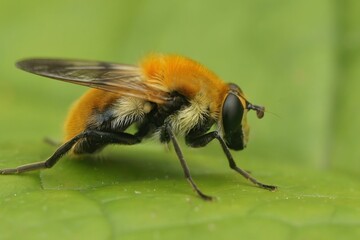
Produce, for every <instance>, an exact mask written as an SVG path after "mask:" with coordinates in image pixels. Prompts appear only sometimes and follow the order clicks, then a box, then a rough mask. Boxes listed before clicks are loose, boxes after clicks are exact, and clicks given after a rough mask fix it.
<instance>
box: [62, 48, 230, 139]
mask: <svg viewBox="0 0 360 240" xmlns="http://www.w3.org/2000/svg"><path fill="white" fill-rule="evenodd" d="M140 67H141V69H142V71H143V75H144V81H145V82H147V83H149V84H155V85H157V86H161V88H163V90H165V91H167V92H171V91H177V92H178V93H180V94H182V95H184V96H185V97H187V98H188V99H190V100H194V99H196V97H198V98H199V99H198V100H197V101H199V104H201V103H205V104H206V105H208V104H209V107H210V112H211V113H212V115H213V116H215V117H217V116H218V115H219V111H220V109H221V104H222V102H223V100H224V98H225V96H226V93H227V92H228V89H229V87H228V85H227V84H226V83H224V82H223V81H222V80H221V79H220V78H218V77H217V76H216V75H215V74H214V73H213V72H211V71H210V70H208V69H206V68H205V67H204V66H202V65H201V64H199V63H197V62H195V61H193V60H191V59H188V58H185V57H181V56H176V55H160V54H158V55H150V56H148V57H147V58H145V59H144V60H143V61H142V62H141V63H140ZM118 98H120V95H119V94H114V93H110V92H105V91H102V90H97V89H91V90H89V91H88V92H86V93H85V94H84V95H83V96H82V97H81V98H80V99H79V100H78V101H77V102H75V104H74V105H73V107H72V108H71V110H70V112H69V115H68V118H67V120H66V122H65V138H64V140H65V141H68V140H70V139H71V138H73V137H74V136H76V135H77V134H79V133H81V132H82V131H83V130H85V128H86V125H87V121H88V119H89V118H90V117H91V114H92V113H93V111H94V110H97V111H99V112H101V111H102V110H103V109H104V108H105V107H107V106H109V105H110V104H112V103H114V102H115V101H116V100H117V99H118Z"/></svg>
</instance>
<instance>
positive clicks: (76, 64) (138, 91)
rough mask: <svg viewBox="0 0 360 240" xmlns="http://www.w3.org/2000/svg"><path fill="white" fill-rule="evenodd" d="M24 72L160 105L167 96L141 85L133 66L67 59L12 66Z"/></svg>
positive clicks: (136, 69) (149, 86)
mask: <svg viewBox="0 0 360 240" xmlns="http://www.w3.org/2000/svg"><path fill="white" fill-rule="evenodd" d="M16 66H17V67H18V68H20V69H22V70H24V71H27V72H30V73H34V74H37V75H40V76H45V77H49V78H53V79H57V80H61V81H65V82H70V83H75V84H79V85H83V86H88V87H91V88H97V89H101V90H105V91H109V92H113V93H120V94H122V95H125V96H130V97H136V98H141V99H144V100H148V101H151V102H155V103H159V104H163V103H165V102H166V101H169V100H170V96H169V93H168V92H166V91H164V90H161V89H160V88H157V87H156V86H151V85H148V84H146V83H145V82H144V79H143V77H142V75H141V71H140V68H139V67H137V66H133V65H125V64H116V63H108V62H99V61H83V60H67V59H41V58H32V59H25V60H22V61H19V62H17V63H16Z"/></svg>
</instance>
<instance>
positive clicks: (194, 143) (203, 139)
mask: <svg viewBox="0 0 360 240" xmlns="http://www.w3.org/2000/svg"><path fill="white" fill-rule="evenodd" d="M214 138H216V139H217V140H218V141H219V142H220V144H221V147H222V149H223V151H224V153H225V155H226V157H227V159H228V161H229V165H230V168H231V169H233V170H235V171H236V172H238V173H240V174H241V175H242V176H243V177H244V178H246V179H248V180H250V181H251V182H252V183H254V184H255V185H257V186H259V187H261V188H264V189H267V190H270V191H274V190H276V188H277V187H276V186H271V185H267V184H263V183H261V182H259V181H258V180H256V179H255V178H254V177H252V176H251V175H250V174H249V173H248V172H247V171H245V170H242V169H241V168H239V167H238V166H237V165H236V163H235V161H234V159H233V157H232V155H231V153H230V150H229V148H228V147H227V146H226V143H225V141H224V139H222V138H221V136H220V135H219V133H218V132H216V131H214V132H209V133H207V134H205V135H202V136H198V137H194V138H190V137H188V138H186V143H187V144H188V145H189V146H191V147H204V146H205V145H207V144H208V143H209V142H211V141H212V140H213V139H214Z"/></svg>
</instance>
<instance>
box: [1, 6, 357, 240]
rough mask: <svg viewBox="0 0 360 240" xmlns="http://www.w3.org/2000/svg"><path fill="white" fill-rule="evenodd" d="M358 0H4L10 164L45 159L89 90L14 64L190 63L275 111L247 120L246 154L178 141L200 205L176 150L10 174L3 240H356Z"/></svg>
mask: <svg viewBox="0 0 360 240" xmlns="http://www.w3.org/2000/svg"><path fill="white" fill-rule="evenodd" d="M358 7H359V2H358V1H351V0H349V1H325V0H320V1H310V0H305V1H281V0H275V1H252V0H245V1H238V2H230V1H229V2H224V1H212V2H211V3H210V2H209V1H185V0H183V1H146V0H143V1H108V2H107V4H104V3H103V2H100V1H99V2H97V1H87V2H86V4H85V3H84V2H83V1H61V2H59V1H53V2H51V1H50V2H44V1H40V0H33V1H31V2H30V1H10V0H3V1H1V2H0V35H1V38H0V55H1V56H2V60H1V61H0V69H1V71H0V109H1V113H0V114H1V115H0V121H1V122H0V169H2V168H7V167H14V166H18V165H21V164H26V163H31V162H36V161H40V160H44V159H46V158H47V157H48V156H50V155H51V154H52V153H53V152H54V151H55V148H54V147H52V146H49V145H47V144H45V143H44V142H43V141H42V139H43V138H44V137H51V138H54V139H58V140H61V135H62V132H61V124H62V122H63V120H64V119H65V117H66V111H67V109H68V108H69V106H70V104H71V102H73V101H74V100H75V99H77V98H78V97H79V96H80V95H81V94H82V93H83V92H84V91H85V90H86V89H85V88H83V87H79V86H74V85H69V84H64V83H61V82H57V81H52V80H48V79H44V78H40V77H38V76H34V75H30V74H27V73H24V72H21V71H19V70H16V69H15V67H14V63H15V61H16V60H18V59H21V58H25V57H32V56H44V57H59V58H60V57H61V58H65V57H73V58H82V59H99V60H107V61H114V62H123V63H136V61H138V60H139V58H141V57H142V56H143V55H144V53H148V52H153V51H156V52H170V53H178V54H181V55H186V56H189V57H191V58H194V59H196V60H198V61H200V62H201V63H203V64H204V65H206V66H208V67H209V68H210V69H211V70H213V71H214V72H216V73H217V74H218V75H219V76H221V77H222V78H223V79H224V80H225V81H227V82H236V83H238V84H239V85H240V86H241V88H242V89H243V90H244V92H245V93H246V94H247V96H248V98H249V99H250V100H251V101H252V102H253V103H255V104H260V105H261V104H264V105H265V106H266V109H267V110H268V112H267V113H266V116H265V118H264V119H262V120H261V121H259V120H258V119H257V118H256V116H255V114H251V115H250V116H249V118H250V119H249V122H250V124H251V139H250V143H249V145H248V147H247V149H246V150H244V151H242V152H232V153H233V155H234V158H235V160H236V162H237V164H238V165H239V166H240V167H242V168H243V169H245V170H248V171H250V172H251V174H252V175H253V176H254V177H256V178H257V179H258V180H259V181H262V182H264V183H267V184H274V185H277V186H279V190H278V191H276V192H269V191H266V190H263V189H260V188H257V187H255V186H254V185H252V184H251V183H250V182H248V181H247V180H246V179H244V178H242V177H241V176H240V175H239V174H237V173H236V172H234V171H232V170H231V169H229V167H228V163H227V161H226V157H225V155H224V154H223V152H222V150H221V147H220V146H219V144H218V143H217V142H215V141H214V142H212V143H210V144H209V145H208V146H207V147H205V148H202V149H189V148H187V147H186V146H185V144H184V143H183V142H182V141H180V142H181V146H182V149H183V151H184V156H185V158H186V160H187V162H188V165H189V167H190V170H191V173H192V176H193V179H194V181H195V182H196V183H197V184H198V186H199V187H200V189H201V190H202V191H203V192H205V193H206V194H209V195H212V196H215V197H216V198H215V200H214V201H212V202H206V201H203V200H201V199H200V198H199V197H198V196H197V195H196V193H195V192H194V191H193V190H192V189H191V187H190V185H189V184H188V183H187V181H186V180H185V178H184V176H183V172H182V169H181V166H180V163H179V161H178V159H177V158H176V155H175V153H174V151H173V150H172V149H170V151H168V150H167V148H166V147H164V146H161V145H160V144H159V143H156V142H151V141H148V142H145V143H143V144H141V145H137V146H131V147H130V146H111V147H108V148H106V149H105V150H104V151H103V152H101V153H99V154H97V155H92V156H83V157H79V158H76V157H74V156H66V157H64V158H63V159H62V160H60V161H59V163H58V164H56V165H55V167H54V168H52V169H48V170H44V171H36V172H31V173H26V174H21V175H6V176H0V239H184V238H191V239H359V237H360V205H359V202H360V201H359V200H360V188H359V185H360V178H359V174H360V161H359V157H360V151H359V147H358V136H359V134H360V132H359V128H358V123H359V122H360V115H359V114H358V113H357V111H356V110H357V105H358V102H359V100H360V97H359V94H358V92H360V89H359V87H360V84H359V81H358V79H359V78H360V70H359V69H360V67H359V66H360V65H359V64H360V56H359V53H360V51H359V46H360V37H359V36H360V35H359V32H360V30H359V27H358V22H359V21H360V19H359V14H358V11H357V9H358Z"/></svg>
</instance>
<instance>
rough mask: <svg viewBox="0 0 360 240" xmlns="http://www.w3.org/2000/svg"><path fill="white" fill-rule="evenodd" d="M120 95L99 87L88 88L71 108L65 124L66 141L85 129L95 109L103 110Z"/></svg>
mask: <svg viewBox="0 0 360 240" xmlns="http://www.w3.org/2000/svg"><path fill="white" fill-rule="evenodd" d="M119 97H120V96H119V95H118V94H114V93H110V92H105V91H102V90H98V89H90V90H88V91H87V92H86V93H85V94H84V95H83V96H82V97H81V98H80V99H79V100H78V101H76V102H75V103H74V105H73V106H72V107H71V109H70V112H69V114H68V117H67V119H66V121H65V126H64V128H65V137H64V141H65V142H66V141H68V140H70V139H71V138H73V137H75V136H76V135H78V134H79V133H81V132H82V131H84V130H85V128H86V125H87V121H88V120H89V118H90V116H91V114H92V112H93V111H94V110H98V111H100V112H101V111H102V110H103V109H105V108H106V107H107V106H109V105H110V104H112V103H113V102H114V101H115V100H116V99H118V98H119Z"/></svg>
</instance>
